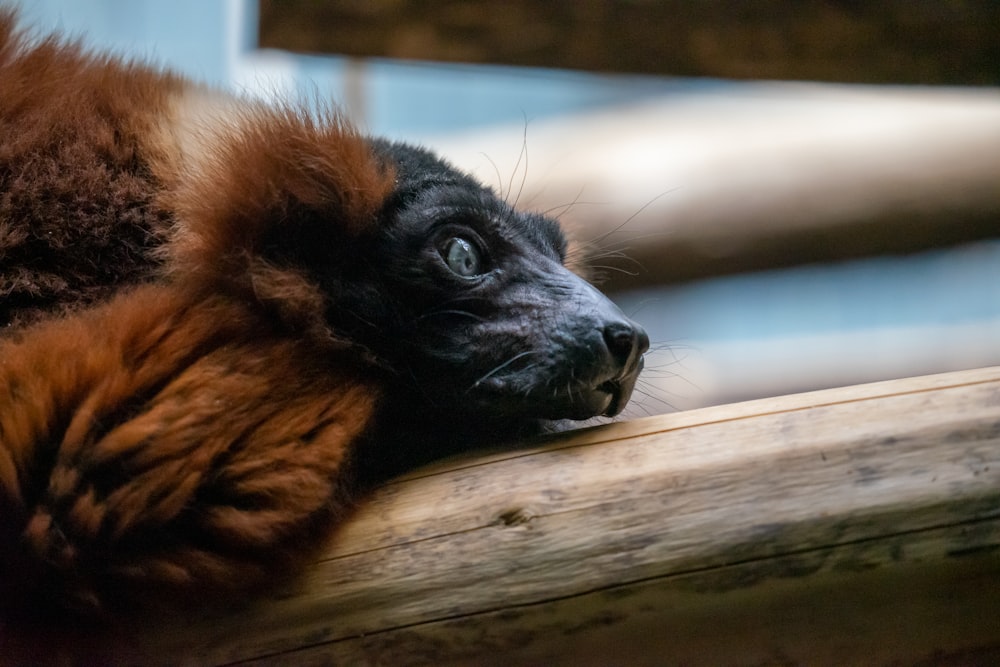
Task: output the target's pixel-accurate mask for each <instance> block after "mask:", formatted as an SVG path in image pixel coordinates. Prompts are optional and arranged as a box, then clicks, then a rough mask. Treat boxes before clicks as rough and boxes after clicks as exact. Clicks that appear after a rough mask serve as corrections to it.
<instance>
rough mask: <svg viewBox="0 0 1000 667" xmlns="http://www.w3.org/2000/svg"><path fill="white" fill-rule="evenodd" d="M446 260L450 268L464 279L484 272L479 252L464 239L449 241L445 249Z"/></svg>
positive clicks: (456, 238) (457, 238)
mask: <svg viewBox="0 0 1000 667" xmlns="http://www.w3.org/2000/svg"><path fill="white" fill-rule="evenodd" d="M444 259H445V262H446V263H447V264H448V268H449V269H451V270H452V271H454V272H455V273H456V274H458V275H460V276H462V277H463V278H471V277H472V276H475V275H479V273H480V272H481V270H482V260H481V259H480V257H479V251H478V250H477V249H476V247H475V246H474V245H472V244H471V243H469V242H468V241H466V240H465V239H463V238H459V237H455V238H452V239H448V242H447V244H445V248H444Z"/></svg>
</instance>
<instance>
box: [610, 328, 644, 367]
mask: <svg viewBox="0 0 1000 667" xmlns="http://www.w3.org/2000/svg"><path fill="white" fill-rule="evenodd" d="M604 343H605V344H606V345H607V346H608V350H609V351H610V352H611V356H612V357H614V359H615V361H617V362H618V363H619V364H620V365H622V366H625V365H626V364H628V362H629V360H630V359H631V358H632V355H633V353H634V354H642V353H643V352H645V351H646V350H647V349H649V336H648V335H646V332H645V331H644V330H643V328H642V327H640V326H638V325H634V324H632V323H630V322H623V321H616V322H609V323H608V324H605V325H604Z"/></svg>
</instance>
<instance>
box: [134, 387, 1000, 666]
mask: <svg viewBox="0 0 1000 667" xmlns="http://www.w3.org/2000/svg"><path fill="white" fill-rule="evenodd" d="M185 626H186V627H182V626H181V625H180V624H179V625H178V626H176V627H167V626H163V625H157V626H156V627H155V629H153V630H152V631H147V632H146V633H145V634H140V635H138V636H137V637H136V638H135V640H136V642H138V643H139V645H141V646H143V647H144V650H145V651H146V655H148V656H158V657H161V658H163V659H164V660H165V661H166V662H171V663H173V662H177V661H180V660H182V659H185V658H186V659H188V660H189V661H191V662H196V663H198V664H218V663H232V662H240V663H243V662H249V663H258V662H259V663H260V664H289V665H319V664H391V665H401V664H421V663H434V664H451V663H459V664H467V663H472V664H573V665H581V664H605V665H606V664H629V665H633V664H658V665H659V664H689V665H691V664H706V665H719V664H773V663H782V664H829V665H842V664H885V663H889V662H894V663H896V664H912V663H917V662H921V661H928V664H970V663H971V664H980V663H983V664H985V663H988V662H990V661H995V660H997V659H998V658H1000V367H996V368H986V369H979V370H974V371H963V372H958V373H950V374H944V375H937V376H928V377H920V378H911V379H906V380H897V381H890V382H882V383H878V384H872V385H864V386H858V387H846V388H842V389H835V390H827V391H822V392H814V393H809V394H799V395H793V396H786V397H781V398H774V399H766V400H759V401H754V402H749V403H743V404H737V405H727V406H719V407H714V408H706V409H702V410H697V411H690V412H685V413H678V414H673V415H665V416H659V417H653V418H648V419H644V420H638V421H634V422H627V423H619V424H612V425H608V426H603V427H597V428H593V429H589V430H584V431H580V432H576V433H570V434H566V435H563V436H560V437H556V438H553V439H549V440H546V441H543V442H539V443H535V444H534V445H532V446H530V447H527V448H524V449H519V450H514V451H506V452H494V453H490V454H473V455H469V456H468V457H464V458H461V459H454V460H451V461H447V462H442V463H439V464H437V465H434V466H431V467H429V468H425V469H423V470H420V471H416V472H414V473H411V474H410V475H408V476H406V477H405V478H401V479H399V480H398V481H395V482H392V483H389V484H387V485H385V486H384V487H383V488H382V489H380V490H379V491H378V492H376V493H375V494H373V496H372V497H371V498H370V499H368V501H367V502H365V503H363V504H362V505H361V506H360V507H359V509H358V511H357V513H356V515H355V516H354V517H353V519H352V520H350V521H349V522H348V523H347V524H346V525H345V526H343V528H342V529H341V530H340V531H339V533H338V534H337V535H336V536H335V539H334V540H333V542H332V544H331V545H330V547H329V550H328V552H327V554H326V556H325V558H323V559H322V561H321V562H319V563H317V564H316V565H315V567H314V568H313V569H312V571H311V572H309V573H308V574H307V575H306V576H305V577H304V578H303V579H302V580H301V581H299V582H298V583H297V584H296V585H295V586H293V587H291V588H289V589H288V590H285V591H283V592H282V593H280V594H278V595H275V596H273V597H272V598H271V599H267V600H263V601H261V602H260V603H259V604H256V605H255V606H253V607H252V608H249V609H241V610H236V611H233V612H232V613H231V614H229V615H224V616H213V617H211V618H192V619H188V621H187V622H186V623H185Z"/></svg>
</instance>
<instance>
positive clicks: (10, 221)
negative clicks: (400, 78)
mask: <svg viewBox="0 0 1000 667" xmlns="http://www.w3.org/2000/svg"><path fill="white" fill-rule="evenodd" d="M576 262H577V258H576V257H575V256H574V252H573V251H571V250H570V247H569V244H568V243H567V241H566V239H565V237H564V235H563V232H562V231H561V230H560V227H559V225H558V224H557V223H556V222H555V221H553V220H551V219H549V218H547V217H545V216H543V215H537V214H532V213H524V212H520V211H517V210H514V209H513V208H512V207H511V206H510V205H509V203H508V202H505V201H504V200H503V199H501V198H499V197H498V196H497V195H496V194H495V193H494V192H492V191H491V190H490V189H489V188H486V187H484V186H483V185H481V184H479V183H477V182H476V181H474V180H473V179H472V178H470V177H468V176H466V175H464V174H461V173H459V172H457V171H456V170H454V169H453V168H451V167H450V166H448V165H447V164H446V163H445V162H443V161H441V160H440V159H438V158H437V157H435V156H434V155H433V154H431V153H429V152H427V151H425V150H422V149H420V148H415V147H412V146H408V145H404V144H398V143H391V142H387V141H383V140H379V139H372V138H368V137H365V136H363V135H361V134H359V133H358V132H357V131H355V130H354V129H352V128H351V127H349V126H348V125H347V124H346V123H345V122H344V121H343V120H342V119H341V118H340V117H339V116H338V115H337V114H336V112H334V111H332V110H328V109H326V110H325V109H315V108H311V109H310V108H305V107H303V106H300V105H296V104H277V105H274V104H265V103H262V102H259V101H253V100H249V99H241V98H236V97H232V96H228V95H225V94H223V93H221V92H218V91H214V90H211V89H208V88H205V87H202V86H199V85H196V84H194V83H191V82H189V81H186V80H184V79H182V78H179V77H177V76H174V75H171V74H169V73H163V72H160V71H156V70H154V69H151V68H149V67H147V66H145V65H142V64H136V63H129V62H124V61H122V60H119V59H116V58H112V57H107V56H104V55H94V54H91V53H88V52H87V51H85V50H84V49H83V48H82V47H80V46H79V45H77V44H70V43H67V42H64V41H62V40H60V39H58V38H49V39H41V40H38V39H34V38H30V37H27V36H25V35H24V34H23V33H21V32H19V29H18V27H17V26H16V21H15V17H14V16H13V14H12V13H11V12H9V11H0V577H2V580H0V600H2V602H0V606H2V607H3V608H4V609H3V613H5V614H8V615H9V614H21V613H26V610H29V609H32V608H36V609H41V608H45V609H59V610H69V611H70V612H72V613H82V614H87V615H106V614H114V613H116V612H119V611H121V610H124V609H130V608H134V607H135V606H140V607H142V606H146V605H150V604H152V603H153V602H154V601H156V602H157V603H160V602H164V601H165V602H167V603H169V601H170V600H171V599H175V600H176V599H177V598H178V597H185V596H187V595H189V594H190V593H191V592H192V591H197V592H198V594H199V597H200V598H201V599H206V597H208V595H209V593H214V594H230V595H245V594H248V593H250V592H252V591H253V590H254V589H256V588H259V587H261V586H264V585H266V584H268V583H270V582H272V581H274V580H275V579H277V578H280V577H283V576H286V575H287V574H288V573H293V572H294V571H295V568H296V567H297V566H301V565H302V563H303V560H304V559H306V558H307V557H308V556H309V555H310V554H311V553H313V552H314V550H315V549H316V547H317V546H318V545H320V544H321V543H322V541H323V539H324V538H325V537H326V535H327V534H328V533H329V531H330V529H331V528H332V526H333V525H335V524H336V522H337V521H338V520H339V519H340V518H342V517H343V515H344V513H345V511H346V509H347V507H348V506H349V503H350V498H351V497H352V493H354V492H356V491H357V490H359V489H363V488H365V487H366V486H367V485H370V484H372V483H375V482H377V481H378V480H380V479H384V478H385V477H387V476H389V475H392V474H394V473H397V472H400V471H402V470H404V469H406V468H408V467H412V466H414V465H417V464H419V463H421V462H424V461H427V460H430V459H432V458H434V457H438V456H442V455H445V454H448V453H451V452H455V451H458V450H459V449H462V448H470V447H475V446H481V445H484V444H493V443H498V442H502V441H509V440H511V439H514V438H517V437H522V436H525V435H529V434H531V433H535V432H538V431H540V430H543V429H545V428H546V424H549V423H550V422H552V421H553V420H565V419H569V420H581V419H586V418H590V417H593V416H597V415H614V414H617V413H618V412H619V411H620V410H621V409H622V408H623V406H624V405H625V403H626V402H627V401H628V399H629V396H630V394H631V391H632V387H633V385H634V383H635V381H636V377H637V375H638V373H639V371H640V369H641V367H642V355H643V353H644V352H645V350H646V348H647V347H648V339H647V337H646V334H645V333H644V332H643V330H642V329H641V328H640V327H639V326H638V325H636V324H635V323H634V322H632V321H630V320H629V319H628V318H626V317H625V316H624V315H623V314H622V313H621V312H620V311H619V310H618V309H617V308H616V307H615V306H614V305H612V304H611V302H609V301H608V300H607V299H606V298H605V297H603V296H602V295H601V294H600V293H599V292H597V291H596V290H595V289H594V288H593V287H591V286H590V285H589V284H588V283H587V282H585V281H584V280H583V279H582V278H580V277H578V275H577V274H576V273H575V270H576V269H577V268H578V267H577V266H576Z"/></svg>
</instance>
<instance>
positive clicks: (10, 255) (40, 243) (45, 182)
mask: <svg viewBox="0 0 1000 667" xmlns="http://www.w3.org/2000/svg"><path fill="white" fill-rule="evenodd" d="M27 42H28V40H27V39H26V38H25V37H23V36H22V35H19V34H18V33H17V32H16V28H15V21H14V19H13V17H12V15H11V14H10V13H5V12H3V11H0V91H2V94H0V137H2V138H3V139H2V141H0V193H2V194H0V328H2V327H4V326H8V325H10V324H16V323H18V322H19V321H25V320H30V319H33V318H35V317H36V316H37V315H38V314H39V313H40V312H43V311H45V310H51V309H53V308H57V307H59V306H62V305H66V304H74V305H79V304H82V303H90V302H94V301H96V300H98V299H100V298H103V297H105V296H107V295H108V294H110V292H111V289H112V286H117V285H120V284H121V283H123V282H135V281H138V280H141V279H143V278H146V277H148V276H149V275H150V272H151V271H152V269H153V268H154V266H155V260H154V259H153V258H152V257H151V256H150V254H149V253H148V251H147V249H148V248H149V247H150V245H151V244H150V242H149V237H150V236H157V235H159V234H162V233H163V232H164V230H165V227H166V224H167V220H168V219H169V217H170V214H169V213H168V212H167V211H165V210H163V209H161V208H159V207H158V206H156V204H155V201H154V199H155V194H156V191H157V184H156V179H155V178H154V177H153V175H152V174H151V171H150V165H149V164H148V162H147V159H146V157H145V155H144V151H143V149H142V147H141V146H140V144H141V137H143V136H148V135H149V133H150V130H151V127H152V123H153V120H154V114H155V113H156V112H157V111H158V110H159V109H161V108H162V106H163V105H164V104H165V101H166V96H167V94H168V93H169V92H170V91H171V90H173V89H176V88H178V87H179V86H180V81H179V80H177V79H175V78H173V77H171V76H170V75H164V74H158V73H156V72H154V71H153V70H151V69H149V68H147V67H144V66H140V65H123V64H122V63H120V62H119V61H117V60H114V59H109V58H101V57H93V56H88V55H86V54H85V53H84V52H83V51H82V50H81V49H80V48H79V47H78V46H74V45H65V44H63V43H61V42H60V41H58V40H56V39H53V38H50V39H46V40H42V41H38V42H37V43H35V44H34V45H33V46H32V47H31V48H30V49H29V48H26V43H27ZM54 101H55V103H53V102H54ZM81 193H86V194H85V195H82V194H81Z"/></svg>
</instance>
